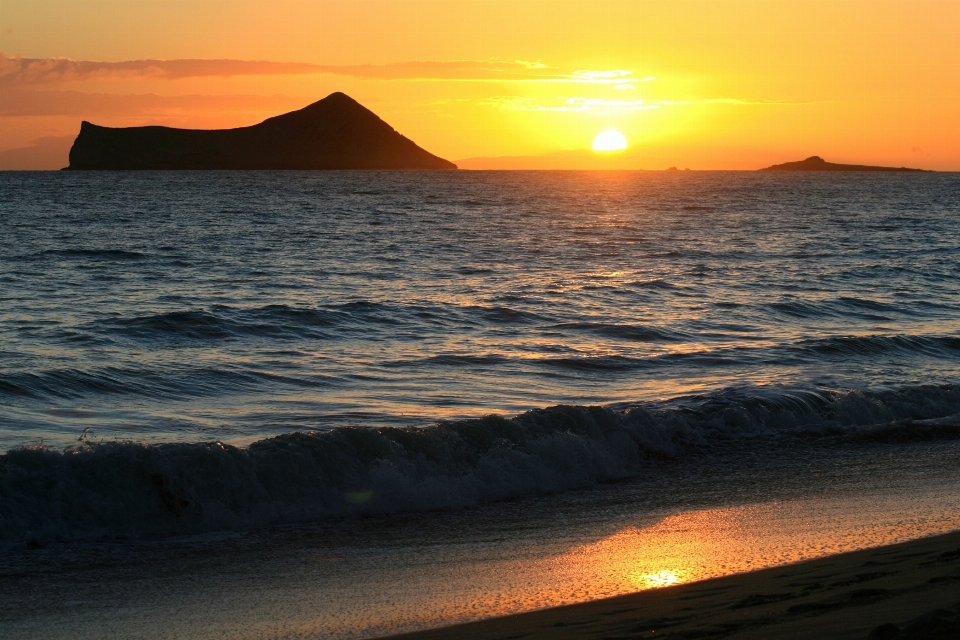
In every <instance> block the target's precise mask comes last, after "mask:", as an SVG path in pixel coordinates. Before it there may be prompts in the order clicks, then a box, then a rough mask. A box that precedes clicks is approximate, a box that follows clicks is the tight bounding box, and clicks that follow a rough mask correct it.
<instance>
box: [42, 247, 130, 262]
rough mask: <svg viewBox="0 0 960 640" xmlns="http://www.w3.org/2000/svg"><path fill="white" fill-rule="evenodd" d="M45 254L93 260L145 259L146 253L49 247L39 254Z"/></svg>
mask: <svg viewBox="0 0 960 640" xmlns="http://www.w3.org/2000/svg"><path fill="white" fill-rule="evenodd" d="M34 255H37V256H39V257H43V256H60V257H63V258H86V259H93V260H118V261H119V260H143V259H145V258H146V257H147V255H146V254H143V253H140V252H139V251H124V250H121V249H49V250H47V251H43V252H41V253H39V254H34Z"/></svg>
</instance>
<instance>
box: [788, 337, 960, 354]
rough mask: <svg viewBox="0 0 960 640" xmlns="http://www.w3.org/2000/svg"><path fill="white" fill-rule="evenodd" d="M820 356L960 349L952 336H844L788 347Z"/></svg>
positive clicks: (959, 344)
mask: <svg viewBox="0 0 960 640" xmlns="http://www.w3.org/2000/svg"><path fill="white" fill-rule="evenodd" d="M792 349H794V350H799V351H813V352H815V353H818V354H824V355H858V356H859V355H870V354H881V353H890V352H898V351H899V352H904V353H920V354H925V355H933V356H943V355H952V354H955V353H956V352H958V351H960V337H955V336H908V335H894V336H882V335H879V336H878V335H874V336H844V337H834V338H820V339H816V340H804V341H802V342H799V343H797V344H796V345H794V346H793V347H792Z"/></svg>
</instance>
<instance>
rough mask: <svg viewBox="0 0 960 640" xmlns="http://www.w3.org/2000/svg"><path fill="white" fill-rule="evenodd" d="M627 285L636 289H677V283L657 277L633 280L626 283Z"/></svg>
mask: <svg viewBox="0 0 960 640" xmlns="http://www.w3.org/2000/svg"><path fill="white" fill-rule="evenodd" d="M626 286H628V287H633V288H635V289H662V290H670V289H677V288H678V287H677V285H675V284H671V283H670V282H667V281H666V280H663V279H662V278H656V279H654V280H635V281H633V282H628V283H626Z"/></svg>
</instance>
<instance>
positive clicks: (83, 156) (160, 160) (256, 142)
mask: <svg viewBox="0 0 960 640" xmlns="http://www.w3.org/2000/svg"><path fill="white" fill-rule="evenodd" d="M67 168H68V169H456V168H457V166H456V165H455V164H453V163H452V162H448V161H447V160H444V159H443V158H438V157H437V156H435V155H433V154H431V153H428V152H427V151H424V150H423V149H421V148H420V147H418V146H417V145H416V144H414V142H413V141H412V140H409V139H407V138H405V137H404V136H402V135H400V134H399V133H398V132H396V131H394V130H393V128H392V127H391V126H390V125H388V124H387V123H386V122H384V121H383V120H381V119H380V118H379V117H377V115H376V114H375V113H373V112H372V111H370V110H369V109H367V108H366V107H364V106H363V105H361V104H360V103H359V102H357V101H356V100H354V99H353V98H351V97H349V96H347V95H346V94H343V93H333V94H331V95H329V96H327V97H326V98H324V99H323V100H320V101H318V102H314V103H313V104H311V105H309V106H307V107H304V108H303V109H300V110H299V111H293V112H291V113H285V114H283V115H280V116H276V117H273V118H269V119H267V120H264V121H263V122H261V123H260V124H256V125H253V126H251V127H242V128H239V129H219V130H197V129H171V128H169V127H130V128H125V129H112V128H109V127H100V126H97V125H94V124H90V123H89V122H84V123H83V124H82V125H81V127H80V135H79V136H77V139H76V141H75V142H74V143H73V148H72V149H71V150H70V166H69V167H67Z"/></svg>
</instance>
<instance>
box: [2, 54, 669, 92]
mask: <svg viewBox="0 0 960 640" xmlns="http://www.w3.org/2000/svg"><path fill="white" fill-rule="evenodd" d="M311 74H330V75H340V76H349V77H353V78H359V79H371V80H425V81H453V82H550V83H572V84H622V83H623V82H624V80H625V79H626V80H631V81H636V80H635V79H634V78H632V77H631V76H632V75H633V72H632V71H626V70H614V71H589V70H579V71H574V72H572V73H560V72H558V71H557V70H556V69H554V68H552V67H549V66H547V65H545V64H543V63H542V62H540V61H536V62H529V61H526V60H514V61H512V62H508V61H498V60H492V61H477V60H447V61H431V60H426V61H411V62H395V63H391V64H380V65H377V64H360V65H331V64H313V63H308V62H269V61H256V60H194V59H182V60H128V61H125V62H96V61H90V60H71V59H69V58H23V57H20V56H12V57H11V56H6V55H4V54H2V53H0V85H2V86H5V87H12V86H34V85H44V84H62V83H65V82H79V81H86V80H123V79H130V78H150V79H159V80H180V79H184V78H201V77H220V78H230V77H236V76H266V75H311ZM652 79H653V78H652V77H648V78H642V79H640V81H641V82H645V81H649V80H652Z"/></svg>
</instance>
